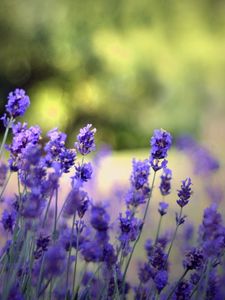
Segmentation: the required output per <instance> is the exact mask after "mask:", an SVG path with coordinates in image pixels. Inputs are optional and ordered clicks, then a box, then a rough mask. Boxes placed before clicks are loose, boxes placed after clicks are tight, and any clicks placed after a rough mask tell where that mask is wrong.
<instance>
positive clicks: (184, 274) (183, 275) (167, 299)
mask: <svg viewBox="0 0 225 300" xmlns="http://www.w3.org/2000/svg"><path fill="white" fill-rule="evenodd" d="M188 271H189V269H186V270H185V271H184V273H183V274H182V276H181V277H180V279H179V280H178V282H177V284H176V285H175V286H174V288H173V289H172V291H171V292H170V293H169V296H168V297H167V298H166V300H170V299H171V297H172V296H173V293H174V292H175V291H176V289H177V287H178V285H179V284H180V282H181V281H182V280H183V279H184V277H185V276H186V275H187V272H188ZM202 299H204V298H202Z"/></svg>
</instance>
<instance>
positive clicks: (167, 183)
mask: <svg viewBox="0 0 225 300" xmlns="http://www.w3.org/2000/svg"><path fill="white" fill-rule="evenodd" d="M171 179H172V171H171V170H170V169H168V168H165V169H164V170H163V174H162V176H161V182H160V186H159V189H160V192H161V194H162V195H163V196H166V195H169V193H170V190H171Z"/></svg>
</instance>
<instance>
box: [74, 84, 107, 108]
mask: <svg viewBox="0 0 225 300" xmlns="http://www.w3.org/2000/svg"><path fill="white" fill-rule="evenodd" d="M73 99H74V100H73V103H72V106H73V107H74V108H78V107H81V108H84V109H85V110H87V107H88V110H90V109H91V110H97V109H98V108H99V106H100V105H101V104H102V99H103V95H102V93H101V90H100V87H99V86H98V84H97V82H96V81H95V80H91V79H90V80H88V81H84V82H82V83H80V84H79V86H77V87H76V89H75V90H74V96H73Z"/></svg>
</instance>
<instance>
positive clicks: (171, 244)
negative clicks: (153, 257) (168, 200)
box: [166, 207, 183, 262]
mask: <svg viewBox="0 0 225 300" xmlns="http://www.w3.org/2000/svg"><path fill="white" fill-rule="evenodd" d="M182 211H183V207H181V208H180V214H179V219H178V222H177V225H176V228H175V231H174V234H173V238H172V241H171V243H170V247H169V250H168V252H167V257H166V262H167V261H168V259H169V256H170V252H171V249H172V247H173V243H174V241H175V239H176V235H177V230H178V227H179V225H180V224H179V220H180V218H181V216H182Z"/></svg>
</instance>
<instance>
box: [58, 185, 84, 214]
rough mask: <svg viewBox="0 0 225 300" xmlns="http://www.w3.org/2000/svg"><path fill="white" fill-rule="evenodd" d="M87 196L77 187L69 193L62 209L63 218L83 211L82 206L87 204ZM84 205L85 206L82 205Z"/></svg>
mask: <svg viewBox="0 0 225 300" xmlns="http://www.w3.org/2000/svg"><path fill="white" fill-rule="evenodd" d="M87 200H88V194H87V193H86V192H84V191H82V190H81V189H80V188H79V187H77V186H75V187H73V188H72V190H71V191H70V192H69V194H68V196H67V198H66V200H65V207H64V211H63V212H64V216H65V217H70V216H72V215H74V214H75V212H76V211H79V210H82V212H83V210H84V205H86V204H87V202H86V201H87ZM84 203H86V204H84Z"/></svg>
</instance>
